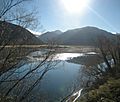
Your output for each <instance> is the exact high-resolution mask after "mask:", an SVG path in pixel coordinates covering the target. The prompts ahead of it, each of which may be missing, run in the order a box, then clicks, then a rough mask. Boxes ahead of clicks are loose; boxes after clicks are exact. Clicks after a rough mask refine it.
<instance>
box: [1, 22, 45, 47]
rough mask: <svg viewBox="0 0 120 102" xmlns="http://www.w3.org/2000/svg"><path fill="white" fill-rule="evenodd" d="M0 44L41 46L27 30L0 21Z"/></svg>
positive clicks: (40, 42)
mask: <svg viewBox="0 0 120 102" xmlns="http://www.w3.org/2000/svg"><path fill="white" fill-rule="evenodd" d="M0 44H26V45H27V44H33V45H34V44H43V42H42V41H40V40H39V39H38V38H37V37H36V36H35V35H33V34H32V33H31V32H29V31H28V30H27V29H25V28H23V27H21V26H18V25H15V24H12V23H8V22H4V21H0Z"/></svg>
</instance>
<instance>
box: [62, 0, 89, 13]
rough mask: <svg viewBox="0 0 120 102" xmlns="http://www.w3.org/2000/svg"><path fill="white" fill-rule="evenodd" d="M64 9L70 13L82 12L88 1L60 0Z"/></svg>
mask: <svg viewBox="0 0 120 102" xmlns="http://www.w3.org/2000/svg"><path fill="white" fill-rule="evenodd" d="M62 2H63V5H64V7H65V8H66V10H67V11H68V12H70V13H81V12H83V11H84V10H85V9H86V8H87V6H88V5H89V3H90V0H62Z"/></svg>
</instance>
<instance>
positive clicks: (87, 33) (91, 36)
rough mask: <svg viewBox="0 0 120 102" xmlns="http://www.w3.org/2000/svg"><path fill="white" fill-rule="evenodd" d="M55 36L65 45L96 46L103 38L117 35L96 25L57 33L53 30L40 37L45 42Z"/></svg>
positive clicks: (111, 37)
mask: <svg viewBox="0 0 120 102" xmlns="http://www.w3.org/2000/svg"><path fill="white" fill-rule="evenodd" d="M48 35H49V36H48ZM53 36H55V37H54V41H56V42H57V43H58V44H63V45H90V46H94V45H96V44H97V43H98V40H99V39H100V38H101V39H102V38H104V37H106V38H108V39H111V40H114V38H115V35H114V34H112V33H110V32H107V31H105V30H102V29H99V28H96V27H90V26H88V27H83V28H78V29H73V30H68V31H66V32H63V33H62V34H55V33H53V32H49V33H45V34H42V35H41V36H40V37H39V38H40V39H41V40H42V41H43V42H47V41H48V40H47V39H51V38H53Z"/></svg>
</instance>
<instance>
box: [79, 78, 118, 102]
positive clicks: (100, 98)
mask: <svg viewBox="0 0 120 102" xmlns="http://www.w3.org/2000/svg"><path fill="white" fill-rule="evenodd" d="M119 100H120V78H119V79H114V78H110V79H109V80H108V81H107V82H106V83H105V84H103V85H100V86H99V88H98V89H95V90H91V91H89V92H88V93H87V94H85V95H83V96H82V97H81V99H80V100H79V102H119Z"/></svg>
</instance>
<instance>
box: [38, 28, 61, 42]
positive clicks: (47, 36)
mask: <svg viewBox="0 0 120 102" xmlns="http://www.w3.org/2000/svg"><path fill="white" fill-rule="evenodd" d="M61 34H62V32H61V31H60V30H56V31H52V32H46V33H44V34H42V35H40V36H39V39H40V40H42V41H43V42H45V43H48V42H51V41H56V40H57V37H58V36H59V35H61Z"/></svg>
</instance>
